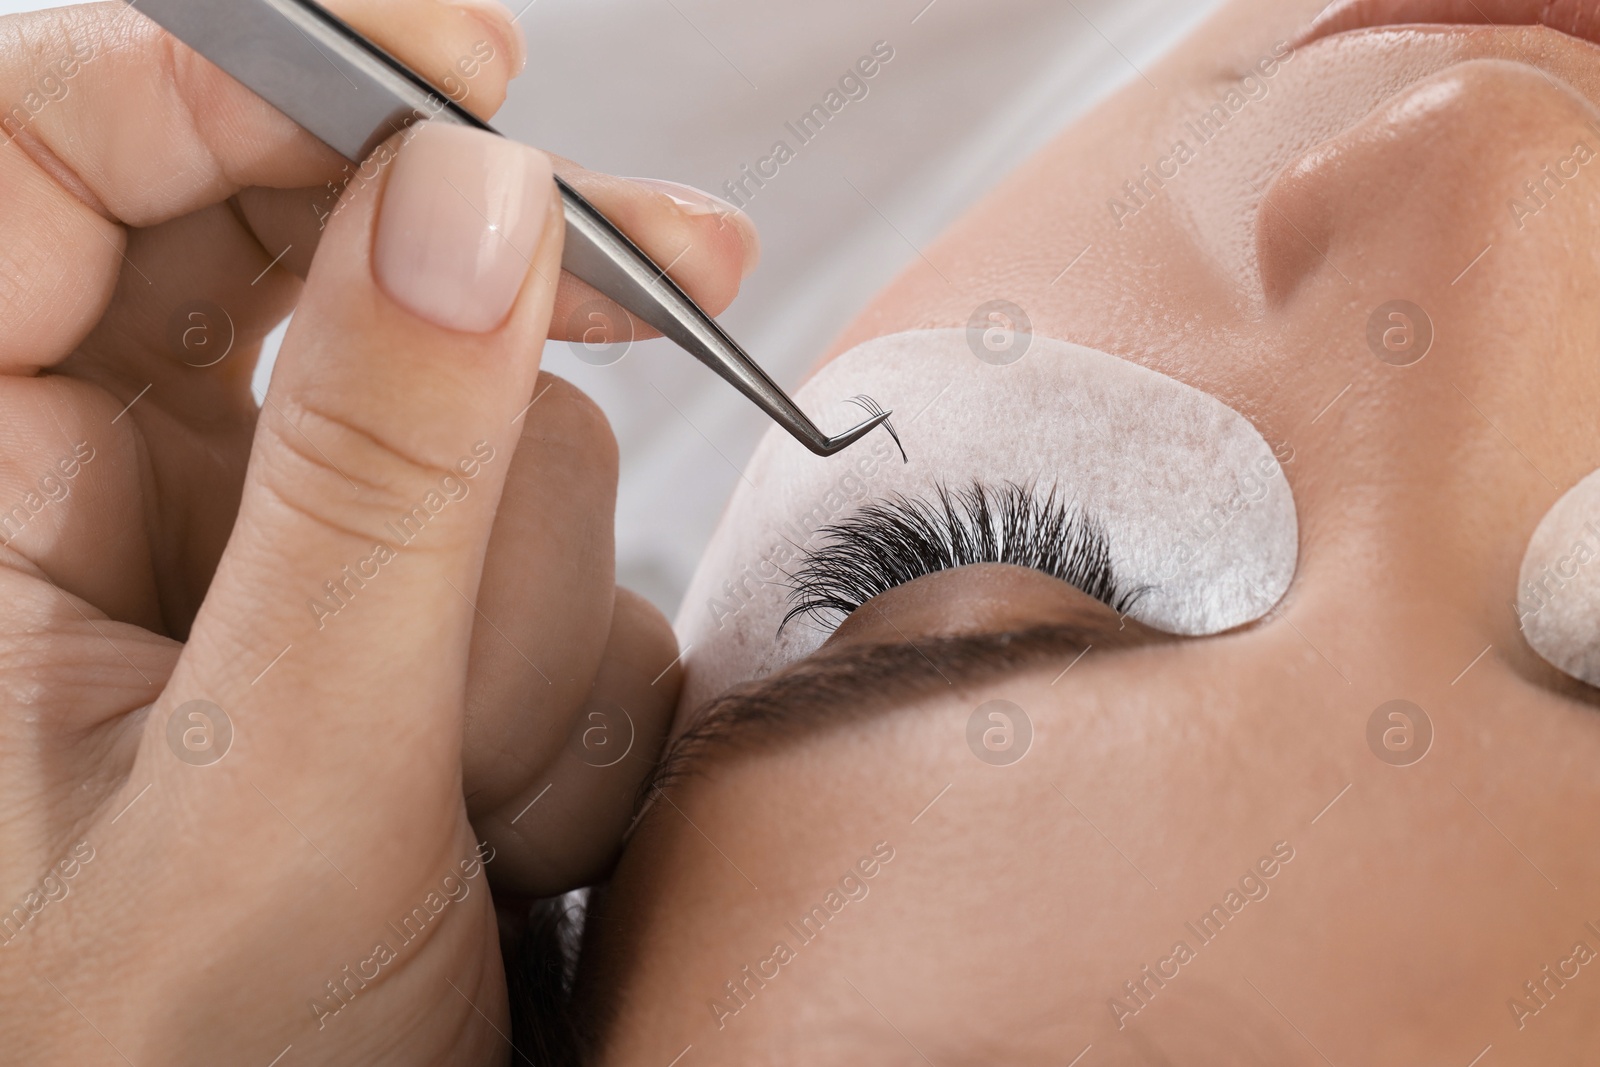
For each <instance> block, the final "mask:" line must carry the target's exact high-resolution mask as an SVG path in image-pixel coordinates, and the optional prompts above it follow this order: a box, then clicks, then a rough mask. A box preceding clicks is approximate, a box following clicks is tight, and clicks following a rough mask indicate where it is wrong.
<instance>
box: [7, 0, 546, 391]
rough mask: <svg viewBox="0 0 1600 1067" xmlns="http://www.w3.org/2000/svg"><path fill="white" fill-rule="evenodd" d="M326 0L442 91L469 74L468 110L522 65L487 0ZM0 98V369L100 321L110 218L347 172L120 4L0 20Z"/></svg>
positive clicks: (56, 347) (134, 220) (144, 222)
mask: <svg viewBox="0 0 1600 1067" xmlns="http://www.w3.org/2000/svg"><path fill="white" fill-rule="evenodd" d="M329 6H330V7H331V8H332V9H333V10H334V11H335V12H336V13H337V14H339V15H341V16H342V17H344V18H346V19H347V20H348V21H350V22H351V23H352V24H354V25H357V26H359V27H360V28H361V29H362V30H363V32H366V33H368V34H369V35H371V36H372V37H374V39H375V40H377V41H378V43H380V44H382V45H383V46H384V47H386V48H389V49H390V50H391V51H393V52H394V53H395V54H396V55H397V56H399V57H400V58H401V59H403V60H404V61H406V62H407V63H409V64H410V65H412V66H413V67H415V68H416V69H417V70H418V72H419V73H421V74H422V75H423V76H424V77H427V78H429V79H430V80H432V81H434V82H436V83H437V84H440V85H442V86H445V87H446V88H447V89H448V88H449V87H450V86H451V85H460V86H461V87H462V90H463V91H468V90H469V87H468V86H467V85H466V82H465V78H466V73H467V72H470V73H471V76H472V77H471V85H470V91H468V96H467V100H466V102H467V104H468V106H472V107H474V108H475V109H476V110H480V111H482V112H484V113H487V112H492V111H493V110H494V109H495V108H496V107H498V106H499V103H500V101H501V100H502V99H503V98H504V94H505V86H506V83H507V81H508V80H509V79H510V77H511V76H512V75H513V74H514V73H515V72H516V70H517V69H519V68H520V66H521V63H522V46H521V39H520V36H519V35H518V31H517V28H516V26H515V25H514V23H513V22H512V19H511V16H510V14H509V12H506V11H505V10H504V9H503V8H501V7H500V6H499V5H498V4H494V3H492V2H487V3H478V2H470V3H450V2H446V0H381V7H380V0H335V2H333V3H331V4H330V5H329ZM480 42H481V44H480ZM485 46H487V47H485ZM0 100H8V101H15V103H14V104H13V105H12V106H11V107H10V109H9V110H8V111H6V112H4V113H3V114H0V129H3V131H4V134H5V138H4V141H3V142H0V189H4V190H5V191H6V196H5V197H4V198H3V200H0V278H4V279H5V283H4V284H3V285H0V373H4V372H10V373H19V372H20V373H30V372H32V371H35V370H37V369H38V368H40V367H43V366H49V365H51V364H53V363H54V362H56V361H58V360H59V359H61V358H62V357H63V356H65V355H66V354H67V353H68V352H70V351H71V349H72V348H73V346H74V345H76V343H77V342H78V341H79V340H81V339H82V337H83V336H84V335H85V334H86V333H87V332H88V330H89V329H90V327H92V326H93V325H94V323H95V322H96V321H97V320H98V318H99V316H100V314H101V313H102V312H103V311H104V309H105V306H106V303H107V301H108V300H109V299H110V296H111V292H112V289H113V287H114V285H115V283H116V279H117V275H118V272H119V271H120V269H121V268H122V266H123V262H124V259H123V253H124V248H125V242H126V235H125V233H124V232H123V229H122V226H121V225H118V224H119V223H121V224H126V225H130V226H152V225H155V224H158V223H161V222H164V221H167V220H169V219H173V218H176V217H178V216H181V215H186V214H189V213H190V212H193V211H196V210H198V209H200V208H203V207H207V206H209V205H212V204H216V203H220V202H221V201H223V200H226V199H227V198H228V197H230V196H232V195H233V194H235V193H236V192H238V191H239V190H241V189H243V188H247V187H250V186H269V187H276V188H297V187H305V186H317V185H321V184H323V183H326V182H330V181H334V180H336V179H338V178H339V177H340V176H341V174H342V172H343V171H344V169H345V167H346V166H347V164H346V163H345V161H344V160H343V159H341V158H340V157H339V156H338V155H337V154H336V153H334V152H333V150H332V149H330V148H328V147H327V146H326V145H323V144H322V143H321V142H319V141H317V140H316V139H315V138H314V137H312V136H311V135H310V134H308V133H306V132H305V131H303V130H301V129H300V128H299V127H298V126H296V125H295V124H294V123H293V122H292V121H290V120H289V119H288V118H286V117H285V116H283V115H282V114H280V113H278V112H277V111H276V110H275V109H274V108H273V107H272V106H271V105H269V104H267V103H266V102H265V101H263V100H261V99H260V98H259V97H257V96H256V95H255V94H254V93H252V92H250V91H249V90H248V89H246V88H245V87H244V86H242V85H240V84H239V83H238V82H236V81H234V80H233V79H232V78H231V77H229V76H228V75H227V74H225V73H223V72H222V71H221V70H219V69H218V68H217V67H215V66H213V65H212V64H211V63H209V62H207V61H206V60H205V59H203V58H202V57H200V56H199V55H197V54H196V53H194V52H193V51H191V50H190V49H189V48H187V47H186V46H184V45H183V44H181V43H179V42H177V41H176V40H174V39H173V38H172V37H171V36H170V35H169V34H167V33H166V32H165V31H164V30H162V29H160V28H159V27H157V26H156V25H155V24H154V23H152V22H150V21H149V20H147V19H146V18H144V17H143V16H142V15H140V14H138V13H137V9H136V8H134V7H131V6H126V5H123V4H119V3H101V4H90V5H85V6H82V7H72V8H62V9H56V10H51V11H44V12H35V13H31V14H27V15H18V16H13V17H11V18H9V19H5V20H3V21H0ZM332 195H336V193H335V194H332ZM144 281H145V282H146V283H148V284H151V285H154V284H155V282H154V281H152V280H150V279H148V278H146V279H144Z"/></svg>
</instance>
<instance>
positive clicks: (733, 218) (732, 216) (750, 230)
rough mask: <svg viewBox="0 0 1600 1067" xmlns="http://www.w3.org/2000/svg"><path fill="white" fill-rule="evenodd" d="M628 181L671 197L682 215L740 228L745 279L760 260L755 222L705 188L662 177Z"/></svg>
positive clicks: (758, 237)
mask: <svg viewBox="0 0 1600 1067" xmlns="http://www.w3.org/2000/svg"><path fill="white" fill-rule="evenodd" d="M628 181H630V182H633V183H635V184H637V185H642V186H644V187H645V188H646V189H653V190H655V191H656V192H658V193H661V194H663V195H665V196H666V197H668V198H669V199H671V201H672V202H673V203H674V204H676V205H678V209H679V210H680V211H682V212H683V213H684V214H685V215H697V216H699V215H716V216H717V217H718V218H720V219H722V220H723V221H724V222H726V223H727V224H728V225H731V226H737V227H738V228H739V239H740V241H741V242H743V244H744V277H746V278H748V277H750V275H751V274H752V273H753V272H754V271H755V269H756V266H757V264H759V263H760V262H761V236H760V234H758V233H757V232H756V225H755V223H754V222H752V221H750V216H749V215H746V214H745V213H744V212H743V211H741V210H740V209H739V208H736V207H734V206H733V205H732V204H730V203H728V202H727V201H726V200H724V199H722V198H721V197H718V196H712V195H711V194H710V193H708V192H706V191H705V190H704V189H696V188H695V187H694V186H692V185H684V184H682V183H681V182H669V181H665V180H663V179H661V178H629V179H628Z"/></svg>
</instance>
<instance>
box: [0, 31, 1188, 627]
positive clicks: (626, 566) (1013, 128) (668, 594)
mask: <svg viewBox="0 0 1600 1067" xmlns="http://www.w3.org/2000/svg"><path fill="white" fill-rule="evenodd" d="M509 3H510V5H511V7H512V10H513V11H517V12H520V14H519V15H518V21H519V22H520V24H521V25H522V27H523V28H524V31H525V33H526V36H527V40H528V51H529V63H528V69H527V71H526V72H525V73H524V74H523V76H522V77H521V78H520V79H518V81H517V82H515V83H514V84H513V86H512V90H511V98H510V100H509V101H508V102H507V104H506V106H505V109H504V110H503V111H502V112H501V114H500V115H499V117H498V118H496V120H495V124H496V126H497V127H498V128H499V129H500V130H501V131H502V132H503V133H505V134H507V135H509V136H512V137H515V138H517V139H519V140H523V141H526V142H528V143H529V144H533V145H537V146H539V147H541V148H545V149H548V150H550V151H553V152H557V153H559V154H561V155H564V156H568V157H570V158H572V159H575V160H577V161H579V162H582V163H583V164H585V165H586V166H589V167H592V168H594V169H596V170H605V171H610V172H612V173H616V174H622V175H632V176H651V177H659V178H669V179H672V180H675V181H681V182H687V183H689V184H691V185H697V186H699V187H701V188H704V189H707V190H709V191H712V192H719V193H720V191H721V189H722V185H723V183H724V182H725V181H727V180H729V179H734V178H737V177H739V175H740V168H741V166H742V165H744V164H751V165H752V166H753V165H754V164H755V162H756V160H758V159H760V158H762V157H764V156H766V155H768V154H769V153H770V151H771V149H772V145H773V142H774V141H776V140H778V139H779V138H782V139H784V140H788V141H789V142H790V143H791V145H793V144H794V143H795V139H794V138H793V137H792V136H791V135H790V134H789V133H788V131H787V130H785V128H784V124H785V123H786V122H791V121H796V120H798V118H799V117H800V116H801V115H802V114H804V113H805V112H807V111H808V110H809V109H810V108H811V107H812V106H813V105H814V104H816V103H819V102H820V101H821V99H822V98H823V96H824V95H825V94H826V93H827V92H828V90H829V89H831V88H833V87H834V86H835V85H836V83H837V82H838V80H839V78H840V76H841V75H843V74H844V73H845V72H846V71H847V70H848V69H849V68H850V67H851V66H852V65H853V64H854V63H855V61H856V60H857V59H858V58H859V57H861V56H863V55H866V54H867V53H869V52H871V50H872V47H873V45H874V43H875V42H878V41H886V42H888V44H889V45H891V46H892V47H893V48H894V59H893V60H892V61H891V62H889V63H888V64H887V65H886V66H884V67H883V69H882V70H881V72H880V73H879V74H878V75H877V76H876V77H875V78H873V79H872V80H871V81H870V82H869V83H868V84H869V86H870V92H869V93H868V95H867V96H866V97H865V98H864V99H861V100H858V101H854V102H851V103H850V104H848V105H847V106H846V107H845V108H844V110H843V111H841V112H840V113H839V114H838V115H837V116H836V117H835V118H834V119H833V120H832V121H831V122H830V123H829V124H828V125H827V127H826V128H825V129H824V131H823V132H822V133H821V134H820V135H819V136H818V137H817V138H816V139H815V140H813V141H812V142H810V143H809V144H807V145H806V146H805V147H803V148H801V149H800V150H799V152H798V154H797V158H795V159H794V161H793V162H791V163H789V164H788V165H786V166H784V167H783V168H782V170H781V171H780V172H779V174H778V176H777V177H776V178H774V179H772V180H770V181H768V183H767V185H766V187H765V188H764V189H762V190H761V191H760V192H759V193H758V194H757V195H756V196H755V198H754V199H753V201H752V202H751V204H750V207H749V213H750V215H751V216H752V217H753V218H754V219H755V221H756V223H757V225H758V226H759V227H760V230H761V235H762V242H763V256H762V263H761V268H760V270H759V271H758V272H757V273H756V274H755V275H754V276H753V277H751V278H750V279H749V280H748V281H747V282H746V283H745V289H744V292H743V294H742V295H741V296H740V297H739V299H738V301H737V302H736V303H735V304H734V305H733V307H732V308H731V309H730V310H729V311H728V312H727V313H726V314H725V315H724V316H723V317H722V320H721V321H722V322H723V324H724V325H725V326H726V327H727V328H728V330H729V332H731V333H732V334H733V336H734V337H735V338H737V339H738V340H739V341H740V342H741V343H742V344H743V345H744V347H745V348H746V349H747V350H749V351H750V352H751V353H752V355H754V356H755V357H756V359H757V360H758V361H759V362H761V363H762V364H763V365H764V366H765V367H766V368H767V370H768V372H769V373H771V374H772V376H773V377H774V378H776V379H777V380H778V381H779V382H780V383H781V384H782V385H784V386H785V387H787V388H791V389H792V388H793V387H795V386H796V385H797V384H798V383H799V382H800V381H801V380H802V379H803V377H804V375H805V372H806V370H807V368H808V367H809V366H810V364H811V363H812V361H813V360H814V359H815V358H816V357H817V355H818V354H819V353H820V352H821V350H822V349H823V348H824V347H825V346H826V345H827V343H828V341H829V340H830V339H831V338H832V337H833V336H834V335H835V334H837V333H838V332H839V331H840V330H841V329H842V328H843V327H844V325H845V324H846V323H847V322H848V321H849V320H850V319H851V318H852V317H853V316H854V315H855V314H856V312H857V311H859V310H860V309H861V308H862V307H863V306H864V305H865V304H866V303H867V301H868V300H870V299H871V297H872V295H873V294H874V293H875V292H876V291H877V290H878V289H879V288H880V287H881V286H883V285H884V284H885V283H886V282H888V281H889V280H890V279H891V278H893V277H894V276H895V274H897V273H898V272H899V271H900V269H901V268H902V267H904V266H905V265H906V264H907V263H908V262H909V261H910V260H911V259H913V258H914V257H915V256H916V254H917V253H916V251H915V249H914V248H913V245H916V246H921V245H925V244H927V243H928V242H930V241H931V240H932V239H933V238H934V237H936V236H937V235H938V233H939V232H940V231H941V230H942V229H943V228H944V227H945V226H946V225H947V224H948V223H950V222H951V221H952V220H954V219H955V218H956V217H957V216H958V215H959V214H960V213H961V212H962V211H963V209H964V208H965V206H966V205H968V204H970V203H971V202H973V201H974V200H975V199H976V198H977V197H979V196H980V195H982V194H983V193H984V192H985V191H986V190H987V189H989V188H990V187H991V186H992V185H993V184H994V183H996V182H997V181H998V180H999V179H1000V178H1002V177H1004V176H1005V174H1006V173H1007V172H1008V171H1009V170H1010V169H1011V168H1013V167H1014V166H1015V165H1016V164H1017V163H1019V162H1020V161H1021V160H1022V159H1023V158H1025V157H1026V156H1027V155H1028V154H1029V153H1030V152H1032V151H1033V150H1034V149H1036V148H1038V147H1039V146H1040V145H1041V144H1043V143H1044V142H1045V141H1046V140H1047V139H1049V137H1050V136H1051V135H1052V134H1053V133H1054V132H1055V131H1057V130H1059V129H1060V128H1061V127H1062V126H1063V125H1064V124H1065V123H1066V122H1067V121H1069V120H1070V119H1071V118H1072V117H1073V116H1074V115H1076V114H1077V113H1078V112H1080V111H1082V110H1083V109H1084V108H1086V107H1087V106H1089V105H1090V104H1092V103H1094V102H1095V101H1096V100H1098V99H1100V98H1101V97H1103V96H1104V95H1106V94H1107V93H1109V92H1110V91H1112V90H1114V89H1115V88H1116V87H1117V86H1119V85H1120V84H1122V83H1123V82H1124V81H1126V80H1127V79H1129V78H1132V77H1137V76H1138V75H1137V74H1136V71H1135V67H1136V66H1139V67H1142V66H1144V65H1145V64H1147V63H1149V62H1152V61H1153V60H1154V59H1155V58H1156V57H1157V56H1158V55H1159V54H1160V53H1161V52H1162V51H1163V50H1165V49H1166V48H1167V47H1169V46H1170V45H1171V44H1173V43H1174V42H1175V41H1176V40H1177V39H1178V38H1179V37H1181V36H1182V35H1183V34H1184V33H1185V32H1186V31H1187V30H1188V29H1189V28H1191V27H1192V26H1193V25H1194V24H1195V23H1196V22H1198V21H1199V20H1200V19H1201V18H1203V17H1204V16H1205V15H1206V14H1207V13H1208V12H1209V11H1210V10H1211V9H1212V8H1213V7H1215V6H1216V3H1217V0H933V2H932V3H929V2H928V0H870V2H863V0H803V2H795V0H785V2H781V3H780V2H777V0H532V2H529V0H509ZM524 4H526V6H523V5H524ZM53 6H63V5H60V4H55V3H40V2H37V0H0V14H11V13H14V12H19V11H26V10H32V9H36V8H42V7H53ZM219 6H221V5H220V3H219ZM545 367H546V368H547V369H548V370H551V371H553V372H555V373H557V374H560V375H562V376H563V377H566V378H568V379H570V380H571V381H572V382H573V383H575V384H576V385H578V386H579V387H580V388H582V389H583V390H585V391H586V392H587V393H589V395H591V396H593V397H594V398H595V399H596V400H597V401H598V402H599V403H600V404H601V406H602V407H603V408H604V409H605V411H606V412H607V414H608V415H609V416H610V418H611V423H612V426H613V428H614V429H615V431H616V434H617V438H618V441H619V442H620V444H621V448H622V484H621V489H620V496H619V503H618V511H617V552H618V581H619V582H621V583H622V584H624V585H628V586H630V587H632V588H633V589H636V590H638V591H639V592H641V593H643V594H644V595H646V596H648V597H649V598H650V599H651V600H653V601H654V602H655V603H656V604H657V605H659V606H660V607H661V608H662V609H663V610H664V611H666V612H667V613H668V615H669V616H670V615H672V614H674V613H675V611H676V608H677V604H678V601H679V599H680V597H681V596H682V594H683V590H684V588H685V587H686V586H687V584H688V581H689V578H690V575H691V574H692V572H693V570H694V566H695V563H696V562H697V561H698V559H699V555H700V552H701V549H702V547H703V546H704V544H705V543H706V541H707V540H708V538H709V537H710V533H711V529H712V527H713V525H714V524H715V523H716V520H717V517H718V515H719V514H720V513H721V510H722V505H723V502H724V500H726V498H727V496H728V494H729V492H730V491H731V489H732V486H733V484H734V482H735V480H736V479H737V478H738V476H739V468H740V467H742V465H743V464H744V463H745V462H746V461H747V460H748V458H749V456H750V454H751V452H752V451H753V450H754V448H755V444H756V441H757V439H758V438H759V437H760V435H761V434H762V433H763V432H764V431H765V429H766V425H767V424H766V421H765V417H764V416H762V415H761V414H760V413H759V412H758V411H757V410H756V409H755V408H754V407H753V406H751V405H750V404H749V403H748V402H747V401H745V400H744V399H742V398H741V397H739V396H738V395H737V394H735V393H734V392H733V390H732V389H731V388H729V387H728V386H726V385H725V384H723V383H722V382H721V380H720V379H717V378H715V377H713V375H712V374H711V372H710V371H708V370H706V369H705V368H704V367H702V366H701V365H700V364H699V363H697V362H695V361H694V360H693V359H692V358H691V357H689V356H688V355H686V354H685V353H683V352H681V351H680V350H678V349H677V348H675V347H674V346H672V345H671V344H669V343H667V342H665V341H660V340H657V341H649V342H641V343H638V344H635V345H634V346H633V348H632V349H631V351H629V353H628V354H627V356H626V357H625V358H623V359H622V360H621V361H620V362H618V363H616V364H614V365H612V366H609V367H594V366H590V365H588V364H585V363H583V362H581V361H580V360H578V359H577V358H576V356H575V355H574V353H573V352H572V351H571V350H570V349H569V348H568V346H567V345H565V344H552V345H550V346H549V348H548V349H547V351H546V354H545ZM268 373H270V362H268V363H267V365H266V366H265V367H264V368H263V371H262V373H261V374H260V375H258V382H260V383H264V381H265V379H266V375H267V374H268Z"/></svg>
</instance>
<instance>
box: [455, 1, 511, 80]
mask: <svg viewBox="0 0 1600 1067" xmlns="http://www.w3.org/2000/svg"><path fill="white" fill-rule="evenodd" d="M448 2H449V3H450V4H451V5H452V6H454V7H459V8H462V9H464V10H466V11H467V12H469V13H470V14H471V15H472V16H473V17H474V18H475V19H477V20H478V22H479V24H480V25H482V26H483V28H484V29H485V30H487V31H488V32H489V33H490V35H491V36H492V37H493V38H494V43H495V44H497V45H499V46H500V47H501V48H504V49H506V55H507V57H508V58H509V59H510V61H511V76H512V77H513V78H515V77H516V76H517V75H518V74H521V73H522V71H523V69H524V68H526V67H527V65H528V40H527V38H526V37H524V36H523V33H522V24H521V23H520V22H518V21H517V20H516V19H515V18H513V17H512V14H511V9H510V8H509V7H508V6H507V5H505V4H502V3H500V0H448ZM472 58H475V59H478V60H480V61H481V60H483V58H484V57H483V56H480V55H477V54H476V53H474V55H473V57H472Z"/></svg>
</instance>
